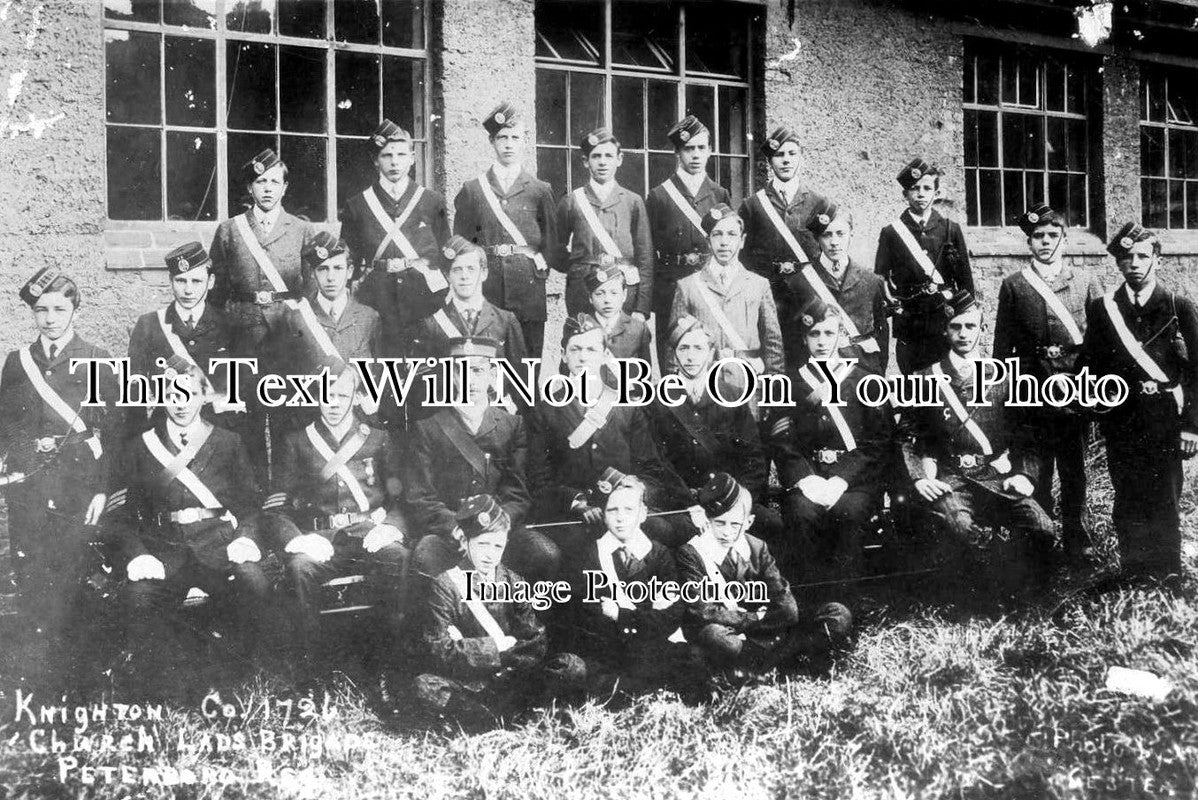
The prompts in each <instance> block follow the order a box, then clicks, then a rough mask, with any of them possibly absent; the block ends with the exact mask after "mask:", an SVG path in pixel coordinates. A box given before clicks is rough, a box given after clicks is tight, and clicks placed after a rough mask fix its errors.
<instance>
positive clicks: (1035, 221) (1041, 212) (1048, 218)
mask: <svg viewBox="0 0 1198 800" xmlns="http://www.w3.org/2000/svg"><path fill="white" fill-rule="evenodd" d="M1018 224H1019V229H1020V230H1022V231H1023V232H1024V233H1026V234H1027V235H1028V236H1031V235H1032V233H1033V232H1034V231H1035V230H1036V228H1038V227H1040V226H1041V225H1056V226H1057V227H1060V228H1065V227H1067V226H1066V224H1065V217H1064V215H1063V214H1061V213H1059V212H1057V211H1053V210H1052V208H1050V207H1049V206H1048V205H1046V204H1044V203H1040V204H1038V205H1035V206H1032V207H1031V208H1030V209H1028V210H1027V211H1025V212H1023V213H1022V214H1020V215H1019V220H1018Z"/></svg>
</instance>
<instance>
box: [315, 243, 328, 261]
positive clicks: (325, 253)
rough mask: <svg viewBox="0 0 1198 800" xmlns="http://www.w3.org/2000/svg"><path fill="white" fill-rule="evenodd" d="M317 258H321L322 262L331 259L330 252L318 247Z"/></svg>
mask: <svg viewBox="0 0 1198 800" xmlns="http://www.w3.org/2000/svg"><path fill="white" fill-rule="evenodd" d="M316 257H317V258H319V259H320V260H321V261H324V260H325V259H326V258H328V257H329V251H328V250H327V249H325V248H323V247H320V246H317V248H316Z"/></svg>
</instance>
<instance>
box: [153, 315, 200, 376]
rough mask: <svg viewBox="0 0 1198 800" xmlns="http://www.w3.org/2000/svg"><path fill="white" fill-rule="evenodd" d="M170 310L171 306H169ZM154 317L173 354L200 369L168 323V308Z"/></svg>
mask: <svg viewBox="0 0 1198 800" xmlns="http://www.w3.org/2000/svg"><path fill="white" fill-rule="evenodd" d="M167 308H170V306H167ZM154 316H156V317H158V327H159V328H160V329H161V330H162V335H163V336H165V337H166V343H167V344H168V345H170V348H171V352H173V353H174V354H175V355H177V356H178V357H179V358H182V359H186V361H187V362H188V363H189V364H191V365H192V366H195V367H198V366H199V364H196V360H195V359H194V358H192V357H191V353H189V352H187V348H186V347H184V346H183V340H182V339H180V338H179V334H177V333H175V331H174V330H173V329H172V328H171V326H170V325H169V324H167V321H166V308H160V309H158V311H157V312H155V314H154Z"/></svg>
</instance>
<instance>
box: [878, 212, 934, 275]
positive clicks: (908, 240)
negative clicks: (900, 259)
mask: <svg viewBox="0 0 1198 800" xmlns="http://www.w3.org/2000/svg"><path fill="white" fill-rule="evenodd" d="M890 228H891V230H893V231H894V232H895V233H897V234H898V237H899V240H900V241H901V242H902V243H903V245H904V246H906V248H907V252H909V253H910V254H911V257H912V258H914V259H915V263H917V264H919V268H920V269H922V270H923V273H924V274H925V275H927V276H928V277H929V278H931V279H932V283H934V284H936V285H938V286H943V285H944V283H945V281H944V276H943V275H941V274H940V270H938V269H936V265H935V264H933V263H932V259H930V258H928V254H927V253H925V252H924V251H923V248H922V247H920V246H919V242H917V241H915V237H914V236H912V235H911V229H910V228H908V227H907V225H906V224H905V223H904V222H903V220H902V217H900V218H899V219H897V220H895V221H894V222H892V223H890Z"/></svg>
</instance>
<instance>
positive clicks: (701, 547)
mask: <svg viewBox="0 0 1198 800" xmlns="http://www.w3.org/2000/svg"><path fill="white" fill-rule="evenodd" d="M691 544H692V545H694V546H695V549H696V550H698V551H699V552H700V553H702V554H704V555H706V556H707V557H708V558H710V559H711V560H712V561H714V562H715V563H716V566H719V564H720V562H721V561H723V560H724V559H725V558H727V556H728V551H730V550H732V551H735V552H736V554H737V555H738V556H740V557H741V558H742V559H744V560H745V561H748V560H749V556H750V550H749V540H748V539H746V538H745V535H744V534H743V533H742V534H741V535H740V537H739V538H738V539H737V540H736V541H735V542H733V543H732V546H731V547H725V546H724V545H722V544H720V543H719V542H718V541H716V538H715V536H713V535H712V534H711V532H710V531H705V532H703V533H701V534H699V535H698V536H696V537H695V538H693V539H691Z"/></svg>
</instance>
